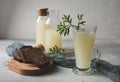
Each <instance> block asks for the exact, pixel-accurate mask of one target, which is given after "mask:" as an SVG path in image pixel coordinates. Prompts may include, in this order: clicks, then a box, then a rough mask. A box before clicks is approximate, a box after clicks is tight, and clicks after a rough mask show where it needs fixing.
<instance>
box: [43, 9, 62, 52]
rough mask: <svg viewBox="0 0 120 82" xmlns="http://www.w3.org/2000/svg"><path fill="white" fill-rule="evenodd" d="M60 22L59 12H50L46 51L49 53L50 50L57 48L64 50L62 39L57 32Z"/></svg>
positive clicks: (47, 23) (47, 25) (46, 34)
mask: <svg viewBox="0 0 120 82" xmlns="http://www.w3.org/2000/svg"><path fill="white" fill-rule="evenodd" d="M59 22H60V19H59V11H58V10H49V18H48V19H47V21H46V33H45V50H46V52H49V49H50V48H53V47H55V46H57V47H58V48H62V37H61V36H60V34H59V32H57V24H58V23H59Z"/></svg>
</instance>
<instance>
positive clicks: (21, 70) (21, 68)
mask: <svg viewBox="0 0 120 82" xmlns="http://www.w3.org/2000/svg"><path fill="white" fill-rule="evenodd" d="M7 67H8V69H10V70H11V71H14V72H16V73H18V74H21V75H28V76H34V75H41V74H43V73H45V72H48V71H50V70H52V68H53V62H52V61H50V63H49V64H48V65H46V66H45V67H43V68H39V67H37V66H35V65H34V64H26V63H20V62H18V61H16V60H15V59H11V60H10V61H9V62H8V63H7Z"/></svg>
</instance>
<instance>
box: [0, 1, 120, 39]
mask: <svg viewBox="0 0 120 82" xmlns="http://www.w3.org/2000/svg"><path fill="white" fill-rule="evenodd" d="M39 7H48V8H50V9H59V10H60V17H61V16H62V15H63V14H70V15H71V16H72V17H73V18H75V17H76V15H77V14H78V13H79V14H82V13H83V14H84V17H85V20H86V21H87V23H88V24H92V25H97V26H98V31H97V39H120V0H0V37H1V38H9V39H35V21H36V18H37V13H36V9H37V8H39Z"/></svg>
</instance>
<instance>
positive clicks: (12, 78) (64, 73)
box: [0, 40, 120, 82]
mask: <svg viewBox="0 0 120 82" xmlns="http://www.w3.org/2000/svg"><path fill="white" fill-rule="evenodd" d="M15 41H16V40H0V82H112V81H111V80H110V79H109V78H107V77H105V76H104V75H103V74H100V73H96V74H95V75H91V76H78V75H76V74H74V73H73V72H72V69H69V68H63V67H59V66H57V68H56V69H54V71H52V72H50V73H48V74H44V75H40V76H23V75H19V74H17V73H14V72H12V71H10V70H9V69H8V68H7V67H5V65H4V63H5V62H6V61H8V60H9V59H10V57H9V56H8V55H7V54H6V52H5V48H6V47H7V46H8V45H10V44H11V43H13V42H15ZM19 41H22V42H24V44H28V45H34V43H35V42H34V41H24V40H19ZM95 44H96V46H97V47H98V48H99V49H100V50H101V52H102V57H101V59H104V60H106V61H109V62H110V63H112V64H115V65H120V41H119V40H96V43H95ZM63 47H64V48H65V47H66V48H73V44H72V41H67V40H65V41H63ZM82 80H83V81H82Z"/></svg>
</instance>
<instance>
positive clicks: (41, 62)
mask: <svg viewBox="0 0 120 82" xmlns="http://www.w3.org/2000/svg"><path fill="white" fill-rule="evenodd" d="M14 59H16V60H17V61H19V62H23V63H32V64H34V65H36V66H38V67H44V66H46V65H47V64H48V63H49V62H50V59H49V58H48V57H47V56H46V55H45V54H44V53H43V52H42V51H41V50H40V49H39V48H33V47H32V46H24V47H22V48H20V50H19V52H18V54H16V55H15V56H14Z"/></svg>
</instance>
